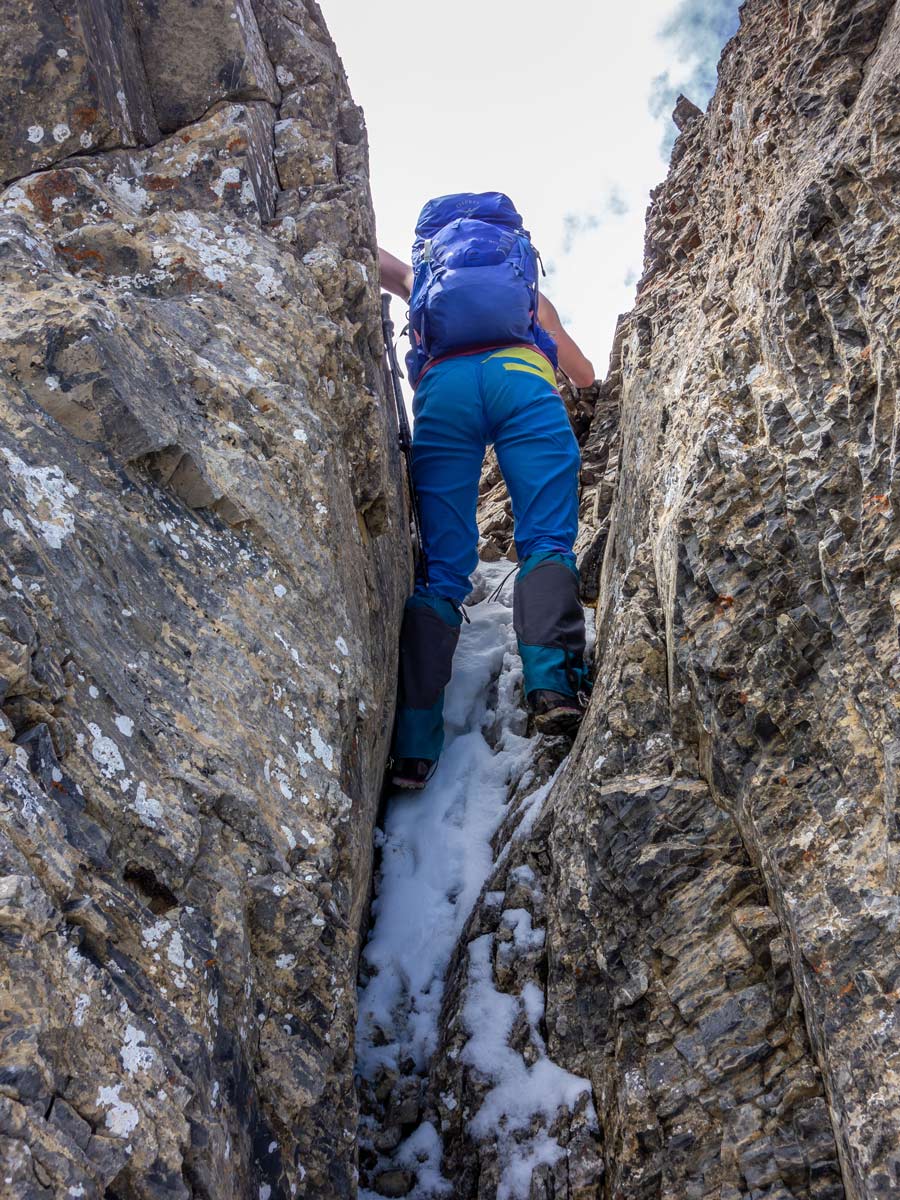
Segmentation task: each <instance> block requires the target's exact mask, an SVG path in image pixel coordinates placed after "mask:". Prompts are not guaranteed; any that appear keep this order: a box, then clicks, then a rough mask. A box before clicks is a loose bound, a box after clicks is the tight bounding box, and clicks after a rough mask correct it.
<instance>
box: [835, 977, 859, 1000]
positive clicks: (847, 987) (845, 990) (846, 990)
mask: <svg viewBox="0 0 900 1200" xmlns="http://www.w3.org/2000/svg"><path fill="white" fill-rule="evenodd" d="M855 986H856V985H855V984H854V982H853V980H852V979H851V980H850V982H849V983H845V984H844V986H843V987H842V988H841V990H840V991H839V992H838V995H839V996H849V995H850V993H851V992H852V991H853V989H854V987H855Z"/></svg>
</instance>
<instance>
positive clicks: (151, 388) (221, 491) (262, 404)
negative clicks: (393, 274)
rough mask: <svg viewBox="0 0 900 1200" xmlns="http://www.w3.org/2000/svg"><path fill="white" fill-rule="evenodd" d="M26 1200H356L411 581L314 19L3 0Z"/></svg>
mask: <svg viewBox="0 0 900 1200" xmlns="http://www.w3.org/2000/svg"><path fill="white" fill-rule="evenodd" d="M0 41H2V43H3V46H4V63H5V67H4V70H5V71H6V79H7V82H8V87H7V89H6V99H5V100H4V102H3V107H2V110H0V158H2V166H3V173H4V177H5V179H6V180H8V181H11V182H10V184H9V186H7V187H6V190H5V191H4V192H3V193H2V194H0V255H2V262H3V290H2V295H0V331H2V343H3V349H2V365H0V373H2V374H0V468H2V469H0V492H2V497H0V514H2V516H0V550H2V554H0V588H2V599H0V705H2V718H0V722H2V726H0V763H2V768H0V776H2V784H3V792H2V804H0V930H2V936H0V980H2V989H3V998H2V1001H0V1011H2V1029H0V1159H2V1162H3V1180H4V1182H3V1184H2V1190H3V1194H4V1195H5V1196H9V1197H16V1198H23V1200H24V1198H25V1197H28V1198H31V1197H35V1198H36V1197H45V1196H47V1197H49V1196H76V1195H77V1196H83V1197H101V1196H106V1197H110V1198H115V1197H118V1198H119V1200H126V1197H127V1198H129V1200H130V1198H138V1197H140V1198H149V1197H166V1198H167V1200H173V1198H175V1197H208V1198H215V1200H228V1198H230V1197H233V1198H238V1197H240V1198H242V1200H243V1198H245V1197H249V1196H252V1197H254V1198H255V1197H269V1198H270V1200H274V1198H276V1197H288V1196H304V1195H305V1196H317V1197H322V1196H326V1195H327V1196H350V1195H352V1194H354V1191H355V1166H354V1162H355V1135H356V1102H355V1098H354V1093H353V1083H352V1069H353V1026H354V1015H355V973H356V957H357V953H358V944H359V926H360V922H361V919H362V914H363V908H364V905H365V902H366V897H367V894H368V885H369V873H370V865H371V838H372V829H373V824H374V817H375V808H376V804H377V796H378V792H379V789H380V782H381V772H382V768H383V762H384V757H385V754H386V749H387V747H386V739H387V734H388V732H389V728H390V721H391V711H392V705H393V692H394V678H395V676H394V670H395V636H396V629H397V625H398V619H399V611H400V606H401V602H402V599H403V595H404V594H405V591H406V587H407V582H408V579H409V569H410V568H409V561H408V551H407V546H406V540H407V539H406V536H405V528H404V518H403V497H402V492H401V490H400V485H399V480H400V473H399V466H398V462H397V457H396V453H395V450H394V448H393V442H394V429H393V424H392V420H391V417H390V410H389V407H388V406H387V405H386V402H385V398H384V394H383V386H382V380H381V373H380V349H381V347H380V327H379V321H378V298H377V287H376V285H377V278H376V266H375V259H374V232H373V218H372V211H371V204H370V200H369V194H368V181H367V161H366V140H365V131H364V126H363V122H362V118H361V115H360V113H359V111H358V109H357V108H356V107H355V106H354V105H353V103H352V101H351V99H350V97H349V94H348V91H347V86H346V82H345V79H344V76H343V72H342V69H341V66H340V62H339V60H338V58H337V56H336V54H335V51H334V48H333V46H332V45H331V42H330V40H329V38H328V35H327V33H326V31H325V28H324V25H323V23H322V20H321V15H320V14H319V11H318V8H317V7H316V5H315V3H314V2H312V0H309V2H307V3H302V2H300V0H271V2H270V0H264V2H262V0H261V2H260V3H254V4H251V3H249V2H248V0H200V2H197V0H191V2H190V3H188V2H186V0H164V2H163V3H156V2H155V3H153V4H151V3H149V2H147V3H144V2H143V0H134V2H133V3H131V4H126V5H125V6H123V5H121V4H119V3H113V2H112V0H110V2H109V3H107V2H106V0H91V2H90V3H78V4H75V3H71V4H69V3H65V2H64V3H61V4H60V3H55V4H50V3H46V2H45V0H34V2H32V3H30V4H25V5H24V6H21V5H7V6H6V10H5V12H4V13H3V15H2V20H0Z"/></svg>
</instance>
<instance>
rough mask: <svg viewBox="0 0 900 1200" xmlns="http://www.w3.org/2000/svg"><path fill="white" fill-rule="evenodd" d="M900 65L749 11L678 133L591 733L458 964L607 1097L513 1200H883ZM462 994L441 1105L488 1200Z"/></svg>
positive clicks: (896, 976)
mask: <svg viewBox="0 0 900 1200" xmlns="http://www.w3.org/2000/svg"><path fill="white" fill-rule="evenodd" d="M898 67H900V5H897V4H896V3H893V2H892V0H791V2H790V3H773V2H771V0H747V3H745V4H744V6H743V8H742V16H741V27H740V30H739V32H738V34H737V36H736V37H735V38H734V39H733V41H732V42H731V43H730V44H729V45H728V47H726V49H725V51H724V53H723V57H722V61H721V64H720V74H719V87H718V90H717V93H716V95H715V97H714V99H713V101H712V102H711V105H710V108H709V111H708V112H707V113H706V114H705V115H703V114H700V113H699V111H698V110H696V109H695V108H694V107H693V106H692V105H690V104H687V103H681V104H680V105H679V107H678V110H677V119H678V120H679V121H680V123H681V125H682V129H683V131H682V134H681V136H680V138H679V140H678V142H677V143H676V145H675V149H674V153H673V159H672V165H671V169H670V173H669V177H668V179H667V180H666V182H665V183H664V184H663V185H662V186H661V187H660V188H658V189H657V190H656V192H655V193H654V194H653V197H652V203H651V207H650V210H649V214H648V228H647V250H646V260H645V271H644V276H643V279H642V280H641V283H640V286H639V290H638V297H637V302H636V307H635V309H634V311H633V312H632V313H631V314H630V315H629V316H628V317H626V318H623V320H622V322H621V323H620V327H619V330H618V332H617V336H616V343H615V349H614V352H613V360H612V365H611V370H610V375H609V378H608V380H607V381H606V384H605V385H604V386H603V388H602V389H601V390H600V391H599V393H598V394H597V396H596V397H595V403H594V412H593V418H592V422H591V427H590V429H589V431H588V433H587V435H586V440H585V442H584V445H583V456H584V474H583V485H584V489H583V504H582V518H583V523H584V527H583V530H582V534H581V539H580V545H581V548H582V552H583V556H582V569H583V572H584V576H585V578H584V586H585V597H586V599H590V600H594V599H596V601H597V648H596V685H595V689H594V695H593V699H592V702H591V705H590V709H589V712H588V715H587V718H586V721H585V723H584V726H583V728H582V730H581V732H580V734H579V737H578V739H577V741H576V743H575V746H574V748H573V752H572V755H571V757H570V759H569V762H568V764H567V766H566V767H565V768H564V770H563V773H562V774H561V776H560V778H559V779H558V781H557V783H556V784H555V786H554V788H553V790H552V792H551V794H550V796H549V797H548V800H547V801H546V803H545V805H544V808H543V811H542V813H541V815H540V817H539V818H538V819H537V821H536V823H535V825H534V827H533V830H532V832H531V834H530V836H529V838H528V839H526V840H525V841H523V842H522V844H521V845H520V846H519V847H517V848H516V849H514V851H513V852H512V853H511V854H510V855H509V856H508V857H507V858H506V860H505V861H504V862H503V863H502V865H501V868H500V869H499V870H498V872H497V873H496V874H495V876H494V877H493V878H492V879H491V880H490V882H489V883H488V885H487V888H486V893H485V896H484V898H483V901H482V903H481V904H480V905H479V909H478V911H477V912H476V914H475V915H474V916H473V919H472V922H471V924H470V927H469V930H468V931H467V934H466V935H465V936H466V937H473V936H475V935H476V934H478V935H481V934H484V933H485V932H491V933H492V934H493V942H492V951H491V960H490V966H491V972H492V974H491V979H492V984H493V986H494V987H495V988H496V989H498V990H500V991H506V992H508V993H510V994H512V995H518V996H521V997H524V996H525V994H526V988H527V987H528V986H529V985H530V986H531V987H532V988H534V987H535V986H536V987H538V988H540V990H541V992H542V993H543V996H544V1020H543V1024H542V1026H541V1034H542V1037H543V1038H544V1040H545V1041H546V1046H547V1051H548V1053H549V1054H550V1056H551V1058H552V1059H553V1060H554V1061H555V1062H557V1063H560V1064H562V1065H563V1066H565V1067H567V1068H568V1069H569V1070H570V1071H572V1072H574V1073H575V1074H576V1075H578V1076H584V1077H587V1078H589V1079H590V1081H591V1084H592V1091H593V1101H594V1105H595V1107H596V1115H597V1124H598V1133H597V1157H595V1150H594V1143H593V1141H592V1139H591V1138H590V1136H589V1132H590V1131H589V1129H587V1128H586V1127H585V1126H584V1125H583V1124H582V1125H579V1124H578V1123H577V1122H576V1123H575V1124H573V1123H572V1121H571V1119H570V1118H569V1117H568V1116H567V1115H566V1114H564V1113H562V1112H560V1113H559V1114H557V1117H556V1119H555V1121H554V1120H550V1121H548V1122H547V1125H546V1128H547V1132H548V1134H550V1135H552V1136H553V1137H555V1138H556V1139H557V1140H558V1142H559V1144H560V1145H561V1146H563V1147H564V1148H565V1149H566V1153H565V1155H564V1156H562V1157H560V1158H558V1159H557V1160H556V1161H555V1162H554V1163H553V1165H552V1166H548V1165H537V1164H535V1169H534V1171H533V1173H532V1176H531V1184H530V1192H528V1193H527V1194H529V1195H530V1196H531V1197H532V1198H537V1197H541V1198H542V1200H544V1198H548V1197H562V1196H565V1197H569V1198H573V1197H588V1196H595V1195H604V1196H608V1197H610V1198H612V1197H615V1198H616V1200H627V1198H632V1197H633V1198H638V1197H640V1198H641V1200H644V1198H649V1197H671V1198H673V1200H674V1198H675V1197H679V1198H680V1197H688V1196H690V1197H709V1198H710V1200H711V1198H712V1197H715V1198H716V1200H739V1198H747V1200H749V1198H750V1197H754V1198H762V1197H766V1198H767V1200H776V1198H778V1200H786V1198H787V1197H817V1198H825V1197H834V1198H837V1197H840V1196H847V1197H853V1198H854V1200H859V1198H863V1197H865V1198H874V1197H888V1196H896V1195H898V1194H900V1101H898V1096H900V1089H898V1083H900V1080H898V1063H900V1023H898V1015H900V1014H898V996H900V991H898V982H900V957H898V950H897V947H898V941H897V930H898V919H900V902H898V896H897V862H898V857H897V854H898V813H897V806H898V792H897V772H898V761H900V757H898V755H900V751H898V747H900V737H898V735H900V711H898V676H900V654H898V620H900V577H898V570H900V524H898V508H897V506H898V502H900V490H898V476H897V461H898V438H900V416H898V401H897V376H898V368H897V362H898V359H897V349H896V347H897V344H898V333H900V329H898V325H900V301H898V287H897V279H896V274H897V269H896V263H897V261H898V256H900V211H898V207H897V192H898V186H900V85H898ZM490 483H491V481H490V480H487V481H486V494H487V495H488V496H489V498H490V499H491V502H492V504H493V509H492V514H493V515H492V521H493V522H494V525H496V528H493V527H492V529H491V531H490V532H491V539H492V544H493V546H494V547H496V550H495V549H493V548H492V549H491V554H492V555H494V554H495V553H497V552H502V551H503V549H504V548H505V543H504V542H503V538H502V536H501V534H502V531H503V520H502V516H501V514H500V513H499V512H498V509H497V497H496V495H495V494H494V493H493V492H491V491H490V488H489V485H490ZM601 560H602V570H601V569H600V567H599V566H598V564H599V563H600V561H601ZM498 892H502V893H503V896H504V899H503V901H502V902H501V903H499V904H496V903H495V900H496V896H497V893H498ZM505 905H506V906H511V907H512V908H515V909H518V910H524V911H525V912H526V913H527V914H528V916H529V918H530V922H532V923H533V925H534V927H535V928H538V927H542V928H544V929H545V931H546V935H545V937H544V938H543V940H542V943H541V944H539V945H536V943H534V942H530V943H528V944H523V946H522V947H518V946H517V941H518V939H517V938H515V937H511V935H510V931H509V930H504V929H503V927H502V922H500V923H498V918H497V916H496V914H497V912H498V911H499V910H500V909H502V908H503V907H504V906H505ZM470 972H471V964H470V963H469V962H468V961H467V957H466V955H465V954H464V953H463V952H462V948H461V950H460V953H459V954H458V955H457V958H456V959H455V963H454V968H453V973H452V976H451V980H450V982H449V985H448V993H447V994H448V1000H447V1007H446V1009H445V1014H444V1029H445V1033H444V1038H443V1042H442V1046H441V1049H440V1051H439V1054H438V1056H437V1059H436V1061H435V1063H434V1064H433V1066H432V1075H431V1079H432V1089H431V1104H432V1105H433V1107H434V1110H435V1111H436V1113H437V1114H438V1118H439V1120H440V1121H441V1122H442V1123H443V1128H444V1139H445V1141H444V1145H445V1159H444V1161H445V1169H447V1170H448V1171H449V1172H450V1173H451V1175H452V1176H453V1178H454V1179H455V1185H456V1188H457V1191H456V1193H455V1194H458V1195H460V1196H471V1197H476V1196H478V1197H480V1196H490V1195H494V1194H495V1186H496V1178H497V1164H496V1148H495V1145H494V1142H493V1139H491V1138H484V1137H478V1136H476V1135H475V1134H474V1133H473V1130H472V1128H471V1127H470V1126H467V1124H466V1121H467V1117H466V1113H469V1114H471V1113H473V1112H475V1111H477V1109H478V1103H479V1098H480V1096H481V1094H482V1092H483V1089H484V1080H483V1079H481V1078H480V1077H479V1075H478V1072H473V1071H472V1070H471V1068H463V1067H460V1065H459V1064H460V1056H459V1046H458V1044H457V1043H458V1038H459V1034H458V1014H459V1012H460V1011H461V1009H462V1007H463V1000H464V995H465V989H466V988H471V986H472V984H471V981H470V980H469V979H468V974H469V973H470ZM516 1039H518V1040H516ZM511 1044H513V1045H514V1048H516V1049H518V1050H519V1051H520V1053H522V1054H523V1055H524V1057H525V1060H526V1062H527V1061H529V1054H530V1053H532V1052H531V1051H530V1050H529V1046H528V1031H527V1029H519V1030H516V1031H514V1034H513V1042H512V1043H511ZM460 1114H461V1115H460ZM527 1136H528V1137H529V1138H531V1139H533V1138H534V1136H535V1131H534V1130H530V1131H528V1135H527ZM492 1181H493V1182H492Z"/></svg>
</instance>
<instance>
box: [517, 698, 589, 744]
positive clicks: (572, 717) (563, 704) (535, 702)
mask: <svg viewBox="0 0 900 1200" xmlns="http://www.w3.org/2000/svg"><path fill="white" fill-rule="evenodd" d="M528 700H529V702H530V704H531V711H532V712H533V713H534V727H535V729H536V730H537V731H538V733H549V734H556V733H569V734H573V733H574V732H575V730H576V729H577V728H578V726H579V725H580V724H581V718H582V717H583V716H584V709H583V708H582V707H581V704H580V702H579V700H578V697H577V696H566V695H564V694H563V693H562V692H551V691H549V690H547V689H545V688H539V689H538V690H537V691H534V692H529V693H528Z"/></svg>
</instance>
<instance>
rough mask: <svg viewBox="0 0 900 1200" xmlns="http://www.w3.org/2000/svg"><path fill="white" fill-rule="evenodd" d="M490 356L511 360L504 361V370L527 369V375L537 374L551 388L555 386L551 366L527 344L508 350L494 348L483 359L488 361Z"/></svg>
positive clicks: (554, 376) (554, 374)
mask: <svg viewBox="0 0 900 1200" xmlns="http://www.w3.org/2000/svg"><path fill="white" fill-rule="evenodd" d="M492 358H503V359H511V360H512V361H511V362H504V364H503V369H504V370H505V371H527V372H528V374H529V375H539V376H540V377H541V379H544V380H546V382H547V383H549V384H550V386H551V387H552V388H555V387H556V373H555V372H554V370H553V367H552V366H551V365H550V363H549V362H548V361H547V359H546V358H544V356H543V354H540V353H539V352H538V351H537V350H529V349H528V347H527V346H517V347H515V349H510V350H495V351H494V353H493V354H489V355H488V356H487V358H486V359H485V360H484V361H485V362H490V360H491V359H492Z"/></svg>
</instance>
